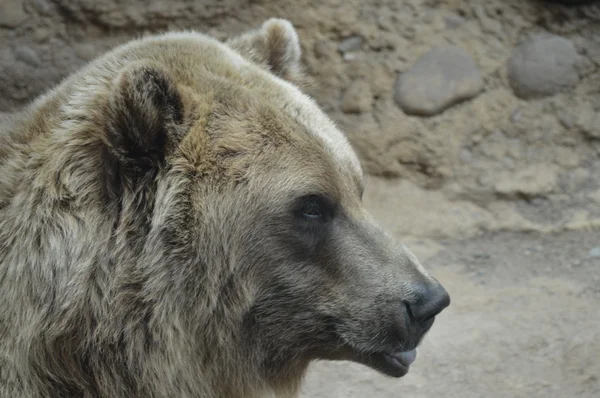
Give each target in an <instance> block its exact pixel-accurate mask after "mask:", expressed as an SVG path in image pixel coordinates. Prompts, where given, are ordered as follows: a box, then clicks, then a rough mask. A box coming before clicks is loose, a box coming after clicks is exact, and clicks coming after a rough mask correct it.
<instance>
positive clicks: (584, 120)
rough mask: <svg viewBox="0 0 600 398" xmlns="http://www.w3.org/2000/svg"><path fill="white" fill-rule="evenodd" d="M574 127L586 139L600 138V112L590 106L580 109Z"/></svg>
mask: <svg viewBox="0 0 600 398" xmlns="http://www.w3.org/2000/svg"><path fill="white" fill-rule="evenodd" d="M576 125H577V127H578V128H579V129H580V130H581V131H582V132H583V134H585V135H586V136H587V137H588V138H596V139H598V138H600V112H596V110H594V108H592V106H591V105H587V106H584V107H582V109H580V111H579V115H578V117H577V122H576Z"/></svg>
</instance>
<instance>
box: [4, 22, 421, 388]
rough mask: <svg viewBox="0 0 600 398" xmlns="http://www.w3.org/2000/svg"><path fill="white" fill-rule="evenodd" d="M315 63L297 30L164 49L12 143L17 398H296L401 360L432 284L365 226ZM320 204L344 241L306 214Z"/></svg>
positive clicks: (86, 87)
mask: <svg viewBox="0 0 600 398" xmlns="http://www.w3.org/2000/svg"><path fill="white" fill-rule="evenodd" d="M232 49H235V50H236V51H237V52H235V51H234V50H232ZM239 54H241V55H242V56H243V57H245V58H242V56H240V55H239ZM299 60H300V47H299V44H298V41H297V36H296V34H295V32H294V30H293V28H292V27H291V25H289V23H288V22H287V21H282V20H270V21H268V22H266V23H265V25H263V27H262V28H261V29H259V30H256V31H254V32H250V33H248V34H246V35H243V36H241V37H239V38H234V39H232V40H231V41H229V47H228V46H226V45H224V44H222V43H218V42H217V41H215V40H213V39H211V38H208V37H206V36H203V35H201V34H198V33H179V34H168V35H164V36H158V37H150V38H145V39H142V40H138V41H134V42H131V43H128V44H126V45H124V46H121V47H119V48H117V49H115V50H114V51H112V52H110V53H108V54H106V55H105V56H103V57H102V58H100V59H98V60H96V61H94V62H93V63H91V64H90V65H89V66H87V67H86V68H84V69H83V70H81V71H80V72H79V73H77V74H75V75H73V76H72V77H70V78H69V79H67V80H66V81H64V82H63V83H62V84H61V85H59V86H58V87H57V88H55V89H54V90H52V91H50V92H49V93H47V94H46V95H44V96H42V97H41V98H39V99H38V100H37V101H35V102H34V103H33V104H32V105H31V106H30V107H28V108H27V109H26V110H24V111H23V112H21V113H20V114H17V115H14V116H13V117H12V118H11V119H10V120H9V121H8V122H6V123H5V124H4V125H2V126H1V127H0V396H1V397H7V398H8V397H11V398H20V397H48V396H53V397H58V396H60V397H90V398H91V397H111V398H117V397H134V396H136V397H172V396H177V397H207V398H211V397H256V396H261V395H262V394H267V393H269V392H275V393H276V394H279V395H293V394H294V393H295V391H297V389H298V386H299V383H300V380H301V378H302V375H303V373H304V371H305V369H306V367H307V365H308V363H309V362H310V361H311V360H313V359H316V358H330V359H335V358H342V359H354V360H359V359H360V358H359V359H357V358H355V357H354V356H352V355H358V356H359V357H360V355H361V353H369V352H371V351H376V350H379V349H383V348H387V347H391V346H393V345H394V344H396V343H395V342H394V341H395V340H394V341H392V337H390V336H389V333H387V332H385V333H382V332H381V331H382V330H387V329H386V327H387V326H386V325H387V323H389V322H392V321H391V319H392V318H393V315H392V314H391V313H390V314H388V312H389V311H388V310H387V309H385V308H388V307H389V308H395V307H394V306H395V305H396V304H398V307H400V306H401V305H402V304H401V302H402V301H403V300H405V301H406V300H408V301H410V300H413V299H416V297H417V293H415V292H416V290H415V288H414V286H416V285H415V283H417V282H420V281H425V282H427V283H431V281H432V279H431V278H430V277H429V276H427V275H426V274H425V273H424V271H423V269H422V267H421V266H420V265H419V264H418V262H417V261H416V259H414V256H412V254H410V252H408V250H406V249H405V248H404V247H403V246H401V245H398V244H395V243H394V242H393V241H392V240H391V239H390V238H389V237H387V235H385V234H384V233H383V232H382V231H380V230H379V229H378V228H377V227H376V225H375V224H374V223H373V221H372V220H370V219H369V217H368V216H367V215H366V213H365V212H364V210H363V209H362V205H361V202H360V195H361V191H362V172H361V170H360V166H359V165H358V161H357V160H356V157H355V155H354V153H353V152H352V150H351V149H350V147H349V145H348V143H347V142H346V140H345V139H344V137H343V136H342V135H341V134H340V133H339V132H338V131H337V130H336V129H335V127H334V126H333V124H332V123H331V122H330V121H329V120H328V119H327V118H326V117H325V116H324V115H323V114H322V113H321V112H320V111H319V110H318V108H316V106H314V104H313V103H312V101H311V100H309V99H308V98H306V97H305V96H304V95H303V94H301V93H300V91H298V90H297V89H296V88H295V87H294V86H292V85H291V84H290V83H289V82H298V81H300V79H301V74H300V71H301V68H300V63H299ZM314 193H318V194H322V195H324V196H326V197H327V198H329V199H328V200H330V201H331V203H333V204H335V206H334V207H335V209H336V210H335V211H336V213H335V214H336V219H335V220H336V221H335V222H334V221H332V222H328V223H322V224H319V225H321V227H319V228H315V227H313V226H310V227H309V226H307V225H308V224H306V221H302V220H299V219H297V218H295V217H296V216H295V215H293V214H292V213H293V211H292V208H293V206H295V204H296V203H297V201H298V198H302V197H304V196H305V195H310V194H314ZM294 214H295V213H294ZM311 225H312V224H311ZM315 225H317V224H315ZM390 306H391V307H390ZM384 313H385V314H384ZM392 313H395V310H393V311H392ZM382 314H384V315H382ZM386 333H387V334H386ZM374 336H375V337H374ZM377 336H379V337H377ZM411 336H412V335H410V334H409V333H408V332H406V333H405V335H404V337H403V339H402V341H401V344H403V345H406V346H409V345H410V346H415V345H416V344H417V343H418V340H419V339H420V337H414V336H412V337H411ZM415 336H416V335H415ZM348 350H350V351H352V352H354V354H352V355H350V354H347V352H349V351H348ZM357 353H358V354H357ZM349 355H350V356H349Z"/></svg>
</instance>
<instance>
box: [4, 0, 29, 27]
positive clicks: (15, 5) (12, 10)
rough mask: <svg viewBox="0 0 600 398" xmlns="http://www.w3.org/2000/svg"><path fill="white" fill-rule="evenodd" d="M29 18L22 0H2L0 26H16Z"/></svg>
mask: <svg viewBox="0 0 600 398" xmlns="http://www.w3.org/2000/svg"><path fill="white" fill-rule="evenodd" d="M26 18H27V14H25V11H24V10H23V2H22V1H21V0H2V1H0V27H4V28H16V27H18V26H19V25H20V24H21V22H23V21H24V20H25V19H26Z"/></svg>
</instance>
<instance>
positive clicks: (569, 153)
mask: <svg viewBox="0 0 600 398" xmlns="http://www.w3.org/2000/svg"><path fill="white" fill-rule="evenodd" d="M554 161H555V162H556V163H557V164H558V165H559V166H562V167H564V168H567V169H571V168H573V167H576V166H577V165H578V164H579V162H580V159H579V155H577V152H576V151H574V150H573V149H571V148H565V147H556V148H555V149H554Z"/></svg>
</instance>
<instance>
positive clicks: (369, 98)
mask: <svg viewBox="0 0 600 398" xmlns="http://www.w3.org/2000/svg"><path fill="white" fill-rule="evenodd" d="M372 102H373V94H372V93H371V87H370V86H369V84H368V83H367V82H365V81H364V80H356V81H354V82H352V84H351V85H350V87H348V89H347V90H346V92H345V93H344V96H343V97H342V101H341V103H340V108H341V109H342V112H344V113H365V112H369V111H370V110H371V104H372Z"/></svg>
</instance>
